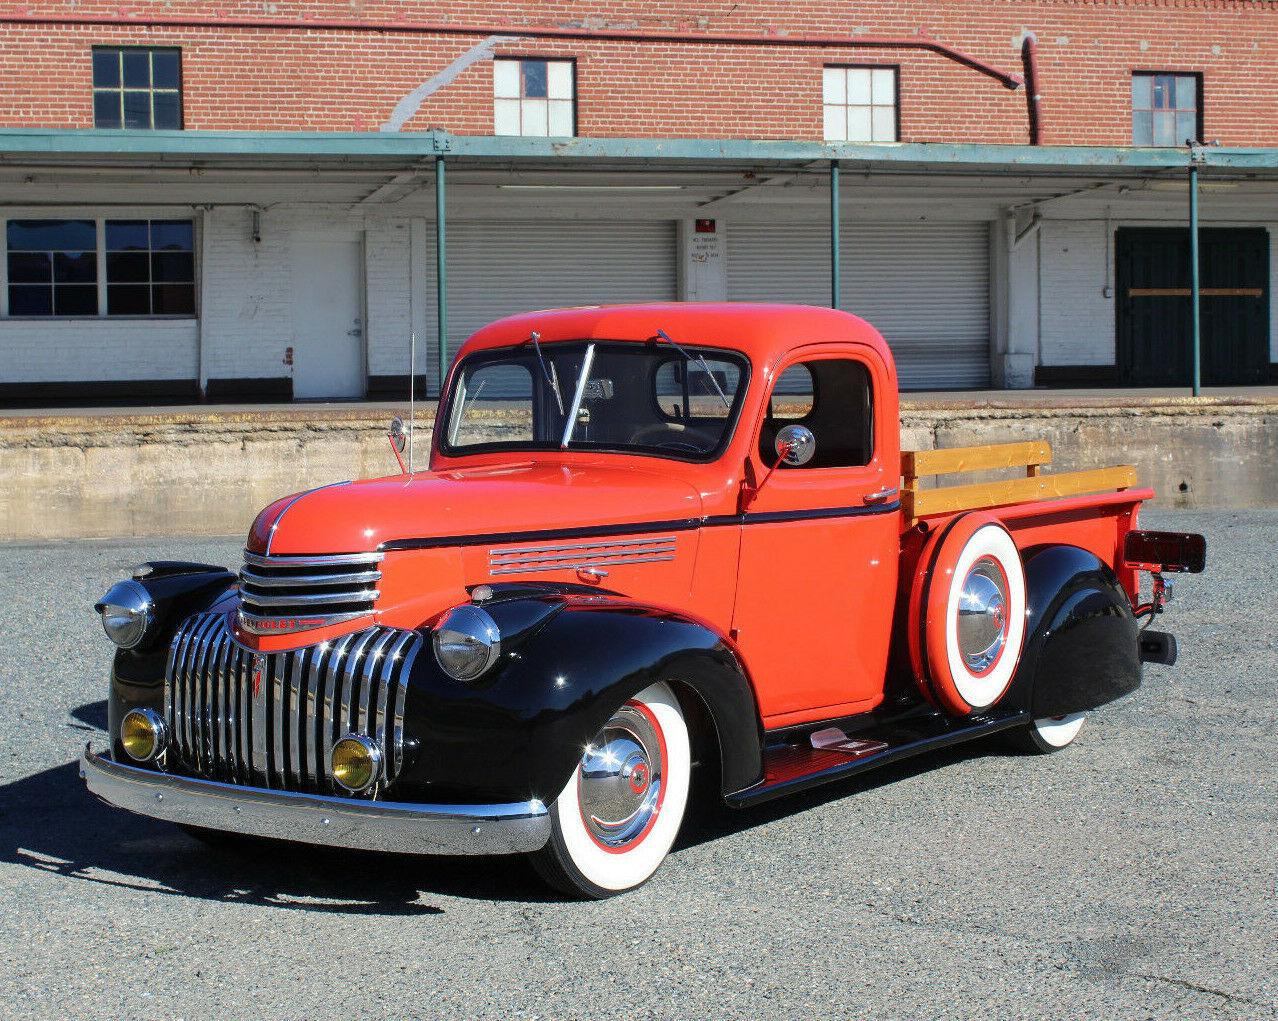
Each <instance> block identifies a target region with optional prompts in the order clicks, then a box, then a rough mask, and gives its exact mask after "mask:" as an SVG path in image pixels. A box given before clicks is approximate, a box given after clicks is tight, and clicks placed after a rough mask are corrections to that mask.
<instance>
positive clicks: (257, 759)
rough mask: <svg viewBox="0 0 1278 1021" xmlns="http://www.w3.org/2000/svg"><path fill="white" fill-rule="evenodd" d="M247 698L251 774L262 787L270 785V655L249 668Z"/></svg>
mask: <svg viewBox="0 0 1278 1021" xmlns="http://www.w3.org/2000/svg"><path fill="white" fill-rule="evenodd" d="M248 672H249V675H250V676H249V698H250V700H251V701H252V705H253V711H252V717H253V722H252V724H251V726H250V734H251V737H252V751H253V776H254V778H255V779H256V780H258V781H259V782H260V783H261V784H262V785H263V786H264V787H270V786H271V771H270V768H269V765H268V763H267V756H268V754H269V752H268V742H269V740H270V733H269V732H268V731H267V729H266V726H267V718H266V717H267V710H266V707H267V703H268V702H270V700H271V657H270V656H263V657H261V660H260V661H259V662H258V663H254V664H253V665H252V666H250V668H249V671H248Z"/></svg>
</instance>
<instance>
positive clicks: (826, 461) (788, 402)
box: [759, 358, 874, 471]
mask: <svg viewBox="0 0 1278 1021" xmlns="http://www.w3.org/2000/svg"><path fill="white" fill-rule="evenodd" d="M787 425H802V426H805V427H806V428H808V429H810V430H812V435H813V436H814V437H815V438H816V454H815V455H814V456H813V458H812V460H811V461H809V462H808V463H807V464H805V465H801V466H797V467H795V466H791V465H785V464H783V465H781V468H782V469H783V470H787V471H807V470H810V469H813V468H856V467H860V466H861V465H865V464H869V463H870V461H871V459H872V458H873V457H874V392H873V387H872V385H871V383H870V373H869V370H868V369H867V368H866V367H865V365H863V364H862V363H861V362H858V361H854V360H853V359H850V358H823V359H817V360H814V361H810V362H801V363H799V364H797V365H792V366H790V367H789V368H788V369H786V370H785V372H783V373H781V376H780V377H779V378H778V379H777V382H776V384H775V385H774V386H773V388H772V395H771V397H770V398H769V401H768V417H767V418H766V419H764V421H763V429H762V430H761V431H760V433H759V459H760V460H761V461H763V463H764V464H766V465H773V464H775V463H776V461H777V453H776V438H777V433H778V432H779V431H780V430H781V429H783V428H784V427H785V426H787Z"/></svg>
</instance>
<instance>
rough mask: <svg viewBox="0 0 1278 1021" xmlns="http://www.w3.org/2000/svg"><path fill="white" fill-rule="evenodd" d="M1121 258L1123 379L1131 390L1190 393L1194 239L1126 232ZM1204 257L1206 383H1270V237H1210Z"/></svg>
mask: <svg viewBox="0 0 1278 1021" xmlns="http://www.w3.org/2000/svg"><path fill="white" fill-rule="evenodd" d="M1115 251H1116V266H1115V268H1116V270H1117V280H1116V283H1117V292H1118V294H1117V298H1118V309H1117V313H1118V316H1117V320H1118V321H1117V326H1118V374H1119V379H1120V380H1121V381H1122V382H1123V383H1125V384H1128V385H1130V386H1176V387H1181V386H1189V384H1190V382H1191V376H1192V372H1193V367H1192V366H1193V362H1192V357H1193V356H1192V354H1191V346H1192V343H1193V337H1192V329H1193V327H1192V322H1191V319H1190V298H1189V286H1190V280H1189V231H1188V230H1187V229H1185V228H1180V227H1157V228H1154V227H1132V228H1123V229H1121V230H1119V231H1118V235H1117V239H1116V244H1115ZM1198 255H1199V262H1198V265H1199V276H1200V280H1199V285H1200V287H1201V288H1202V299H1201V300H1202V304H1201V306H1200V308H1201V317H1202V380H1203V383H1204V384H1207V385H1214V386H1227V385H1243V384H1254V383H1265V382H1267V381H1268V379H1269V232H1268V231H1266V230H1264V229H1259V228H1246V229H1217V228H1212V229H1209V230H1203V231H1200V233H1199V248H1198Z"/></svg>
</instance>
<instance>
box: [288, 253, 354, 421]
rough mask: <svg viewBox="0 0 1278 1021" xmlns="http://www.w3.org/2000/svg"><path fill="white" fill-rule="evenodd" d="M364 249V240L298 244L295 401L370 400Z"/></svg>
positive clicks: (294, 275)
mask: <svg viewBox="0 0 1278 1021" xmlns="http://www.w3.org/2000/svg"><path fill="white" fill-rule="evenodd" d="M363 262H364V246H363V245H362V244H361V242H360V241H359V239H358V238H337V239H334V238H331V237H324V238H316V237H299V238H296V239H295V240H294V244H293V396H294V397H295V398H296V399H298V400H340V399H342V398H351V397H362V396H364V384H365V378H364V302H363V294H362V291H363V287H362V284H363V280H364V273H363Z"/></svg>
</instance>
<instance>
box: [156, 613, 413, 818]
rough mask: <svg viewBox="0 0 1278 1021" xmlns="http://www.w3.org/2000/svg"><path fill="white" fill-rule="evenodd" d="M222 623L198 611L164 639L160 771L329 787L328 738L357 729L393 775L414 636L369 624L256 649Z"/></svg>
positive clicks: (221, 616) (223, 618) (222, 617)
mask: <svg viewBox="0 0 1278 1021" xmlns="http://www.w3.org/2000/svg"><path fill="white" fill-rule="evenodd" d="M228 623H229V618H228V616H227V615H226V614H225V613H199V614H196V615H195V616H193V617H191V618H189V619H187V620H186V621H184V622H183V623H182V625H181V626H180V627H179V628H178V631H177V634H176V635H175V636H174V638H173V644H172V646H171V647H170V649H169V662H168V669H167V671H166V673H165V684H164V703H165V716H166V719H167V721H168V725H169V732H170V745H169V751H168V753H167V755H168V756H170V758H169V760H168V765H169V768H174V766H175V765H178V764H180V766H181V768H183V769H185V770H188V771H190V772H192V773H195V774H197V775H199V776H204V777H208V778H209V779H213V780H221V781H223V782H226V783H240V784H248V785H251V786H256V787H270V788H275V789H279V790H295V791H312V792H321V793H330V792H334V791H336V788H335V787H334V785H333V784H332V782H331V781H330V780H329V778H328V763H329V758H330V756H331V754H332V750H333V744H334V743H335V742H336V741H338V740H340V739H341V738H343V737H345V736H346V735H347V734H363V735H364V736H366V737H368V738H370V739H372V740H373V741H375V742H376V743H377V745H378V747H379V748H380V749H381V752H382V761H383V763H385V774H384V780H385V781H391V780H394V779H395V778H396V777H398V776H399V774H400V771H401V770H402V769H403V766H404V702H405V699H406V697H407V692H408V678H409V675H410V673H411V672H412V668H413V662H414V661H415V660H416V658H417V656H418V654H419V653H420V652H421V649H422V646H423V645H424V644H425V640H424V639H423V638H422V636H421V635H420V634H418V633H417V632H416V631H403V630H400V629H397V628H387V627H371V628H367V629H365V630H363V631H357V632H355V633H354V634H350V635H346V636H345V637H343V638H338V639H336V640H334V641H331V642H321V643H319V644H317V645H312V646H308V647H307V648H304V649H295V650H292V651H289V652H274V653H255V652H253V651H252V650H251V649H246V648H244V647H243V646H241V645H238V644H237V643H235V642H234V641H232V639H231V634H230V630H229V628H228ZM173 756H176V757H177V760H178V761H177V763H174V761H173V758H172V757H173ZM339 793H340V792H339Z"/></svg>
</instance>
